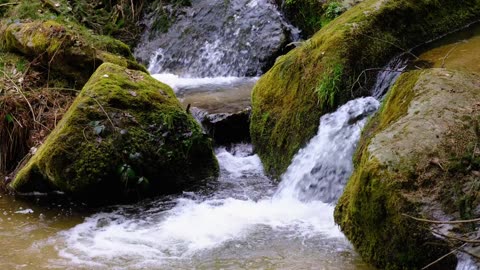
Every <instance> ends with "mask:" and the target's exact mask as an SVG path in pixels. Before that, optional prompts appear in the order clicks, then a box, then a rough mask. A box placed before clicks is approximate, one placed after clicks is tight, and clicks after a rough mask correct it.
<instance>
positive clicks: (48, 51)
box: [0, 20, 145, 85]
mask: <svg viewBox="0 0 480 270" xmlns="http://www.w3.org/2000/svg"><path fill="white" fill-rule="evenodd" d="M0 41H1V43H2V47H3V50H5V51H9V52H17V53H21V54H23V55H25V56H28V57H30V58H31V59H36V60H40V61H41V62H42V64H43V65H45V66H48V68H49V69H51V70H55V71H59V72H60V73H61V74H63V75H65V76H67V77H68V78H69V79H72V80H75V81H77V83H78V84H79V85H84V84H85V83H86V81H87V80H88V79H89V77H90V75H91V74H92V73H93V72H94V71H95V69H96V68H97V67H98V66H100V65H101V64H102V63H104V62H109V63H114V64H117V65H121V66H124V67H128V68H131V69H137V70H143V71H145V69H144V67H143V66H141V65H139V64H138V63H137V62H136V61H135V59H134V58H133V56H132V54H131V52H130V49H129V47H128V46H127V45H125V44H123V43H122V42H120V41H118V40H115V39H112V38H109V37H105V36H96V35H93V34H91V33H88V32H85V31H80V30H79V29H76V28H75V27H73V26H72V27H68V26H65V25H63V24H61V23H59V22H57V21H54V20H47V21H43V20H36V21H33V22H10V23H7V22H3V24H2V27H1V33H0Z"/></svg>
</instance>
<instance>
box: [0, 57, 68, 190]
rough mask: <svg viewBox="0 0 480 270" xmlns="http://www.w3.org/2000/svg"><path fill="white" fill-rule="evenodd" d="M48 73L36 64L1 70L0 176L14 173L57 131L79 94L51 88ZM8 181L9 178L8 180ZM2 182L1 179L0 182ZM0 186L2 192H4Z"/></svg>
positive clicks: (27, 63)
mask: <svg viewBox="0 0 480 270" xmlns="http://www.w3.org/2000/svg"><path fill="white" fill-rule="evenodd" d="M47 78H48V72H42V71H41V70H39V68H38V67H36V66H35V65H34V63H33V62H26V65H25V66H24V67H22V68H21V70H19V69H18V65H17V66H16V65H12V64H10V63H4V65H3V68H2V69H0V177H2V179H3V178H5V176H8V175H9V174H11V173H12V172H14V171H15V170H16V169H17V168H18V167H19V164H21V163H22V161H23V160H24V159H25V157H26V156H27V155H28V154H29V152H30V151H31V149H34V148H35V147H37V146H38V145H40V144H41V143H42V142H43V141H44V139H45V138H46V136H47V135H48V134H50V132H51V131H52V130H53V129H54V128H55V126H56V124H57V123H58V121H59V120H60V119H61V118H62V116H63V114H64V113H65V111H66V110H67V109H68V107H69V106H70V104H71V103H72V102H73V99H74V98H75V95H76V93H77V91H75V90H73V89H66V88H52V87H48V85H49V82H48V79H47ZM5 179H6V180H7V181H0V182H8V180H9V179H8V177H6V178H5ZM0 180H1V179H0ZM1 186H2V185H1V184H0V189H1Z"/></svg>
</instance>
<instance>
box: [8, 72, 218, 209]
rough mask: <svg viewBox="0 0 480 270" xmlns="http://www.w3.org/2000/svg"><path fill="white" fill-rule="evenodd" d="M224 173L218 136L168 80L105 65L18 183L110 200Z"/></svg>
mask: <svg viewBox="0 0 480 270" xmlns="http://www.w3.org/2000/svg"><path fill="white" fill-rule="evenodd" d="M217 174H218V164H217V161H216V159H215V156H214V154H213V151H212V147H211V140H210V139H209V138H207V136H206V135H204V134H203V133H202V130H201V128H200V126H199V125H198V124H197V123H196V121H195V120H194V119H193V117H192V116H190V115H188V114H187V113H186V112H185V111H184V110H183V109H182V108H181V106H180V104H179V102H178V100H177V99H176V97H175V95H174V93H173V91H172V90H171V89H170V88H169V87H168V86H166V85H164V84H162V83H160V82H158V81H156V80H155V79H153V78H152V77H150V76H149V75H148V74H146V73H143V72H140V71H134V70H129V69H126V68H123V67H120V66H116V65H113V64H104V65H102V66H101V67H100V68H99V69H98V70H97V71H96V72H95V74H94V75H93V76H92V78H91V79H90V80H89V82H88V83H87V84H86V85H85V87H84V89H83V90H82V92H81V93H80V95H79V97H78V98H77V99H76V100H75V102H74V104H73V105H72V106H71V107H70V109H69V111H68V112H67V114H66V115H65V116H64V118H63V119H62V121H61V122H60V123H59V124H58V126H57V127H56V129H55V130H54V131H53V132H52V134H51V135H50V136H49V137H48V139H47V140H46V141H45V143H44V144H43V145H42V146H41V147H40V148H39V150H38V152H37V153H36V154H35V155H34V156H33V158H32V159H31V160H30V161H29V163H28V164H27V165H26V166H25V168H23V169H22V170H21V171H20V172H19V173H18V175H17V177H16V178H15V180H14V181H13V182H12V183H11V185H10V186H11V187H12V188H13V189H14V190H16V191H18V192H30V191H33V190H43V191H51V190H52V189H59V190H61V191H64V192H66V193H67V194H69V195H71V196H73V197H76V198H79V199H81V200H84V201H91V202H92V201H93V202H98V201H99V202H102V203H103V202H110V201H118V200H124V199H138V197H143V196H149V195H155V194H168V193H173V192H178V191H180V190H182V189H183V188H192V187H193V186H195V185H198V184H200V183H202V180H205V179H207V178H209V177H215V176H216V175H217Z"/></svg>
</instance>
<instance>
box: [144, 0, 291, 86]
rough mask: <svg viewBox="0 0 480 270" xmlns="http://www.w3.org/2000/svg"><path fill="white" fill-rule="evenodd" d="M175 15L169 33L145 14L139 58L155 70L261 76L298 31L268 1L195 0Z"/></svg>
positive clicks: (192, 75)
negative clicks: (144, 27)
mask: <svg viewBox="0 0 480 270" xmlns="http://www.w3.org/2000/svg"><path fill="white" fill-rule="evenodd" d="M177 13H178V14H177V15H176V19H175V20H174V21H173V22H172V23H171V25H170V26H169V29H168V31H167V32H165V33H163V32H160V31H156V30H155V29H154V25H155V20H156V19H157V18H156V12H153V13H152V14H149V15H148V16H147V19H146V21H145V24H146V25H147V29H146V31H145V32H144V35H143V37H142V39H141V42H140V44H139V46H138V47H137V48H136V49H135V57H136V58H137V59H139V60H141V61H142V62H144V63H145V64H147V63H148V69H149V71H150V73H152V74H157V73H171V74H176V75H180V76H182V77H220V76H222V77H225V76H235V77H245V76H258V75H260V74H261V73H263V71H265V70H266V69H268V68H269V66H271V65H272V64H273V62H274V61H275V58H276V57H277V56H279V55H280V54H282V53H284V50H285V46H286V45H287V44H288V43H290V42H292V41H294V40H296V39H297V38H298V34H299V30H297V29H296V28H294V27H293V26H291V25H290V24H288V23H287V22H286V20H285V19H284V18H283V16H282V14H280V12H279V11H278V10H277V6H276V5H275V4H273V3H272V2H271V1H269V0H229V1H224V0H196V1H192V6H191V7H184V8H182V9H181V10H180V11H179V12H177ZM152 35H153V36H152Z"/></svg>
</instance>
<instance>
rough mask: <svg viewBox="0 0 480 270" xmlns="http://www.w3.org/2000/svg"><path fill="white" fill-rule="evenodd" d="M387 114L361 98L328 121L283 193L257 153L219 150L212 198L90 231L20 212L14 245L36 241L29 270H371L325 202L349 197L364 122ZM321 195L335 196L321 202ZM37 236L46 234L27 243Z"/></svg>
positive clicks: (190, 199) (112, 214) (149, 205)
mask: <svg viewBox="0 0 480 270" xmlns="http://www.w3.org/2000/svg"><path fill="white" fill-rule="evenodd" d="M378 104H379V103H378V101H377V100H375V99H374V98H371V97H368V98H361V99H357V100H353V101H350V102H349V103H347V104H345V105H344V106H342V107H340V108H339V109H338V110H337V111H336V112H334V113H332V114H328V115H325V116H324V117H322V119H321V120H320V127H319V132H318V134H317V136H315V137H314V138H313V139H312V140H311V141H310V143H309V144H308V145H307V147H305V148H304V149H303V150H302V151H300V152H299V153H298V154H297V155H296V157H295V158H294V162H293V163H292V165H291V166H290V167H289V169H288V172H287V173H286V174H285V175H284V176H283V178H282V179H283V180H282V184H281V186H280V188H276V187H275V185H273V183H272V182H271V181H270V180H269V179H268V178H267V177H265V175H264V174H263V168H262V164H261V162H260V160H259V158H258V157H257V156H256V155H253V154H252V149H251V146H250V145H236V146H234V147H232V148H230V149H225V148H219V149H217V150H216V155H217V157H218V160H219V163H220V166H221V177H220V179H219V181H218V184H216V185H213V186H212V187H211V189H210V191H208V192H207V191H205V192H200V193H184V194H183V195H181V196H178V197H170V198H164V199H158V200H150V201H147V202H143V203H139V204H136V205H131V206H117V207H114V208H111V209H105V210H103V211H101V212H100V213H96V214H93V215H90V216H88V217H87V218H85V219H84V220H83V221H81V222H79V219H78V218H79V217H78V216H75V218H73V219H69V218H67V217H68V215H65V214H60V215H58V216H59V217H58V220H57V222H58V224H57V223H56V222H55V221H52V220H55V218H53V219H52V217H48V218H47V217H45V214H40V213H39V212H41V211H42V210H40V209H31V210H28V211H23V212H18V211H22V210H21V209H20V206H17V207H18V209H19V210H18V211H15V210H17V209H12V210H11V211H10V212H9V213H7V215H6V216H8V217H10V216H12V217H15V219H19V218H23V219H25V224H26V225H22V224H19V223H17V222H15V224H17V225H19V226H20V227H19V228H18V229H17V230H16V232H17V233H18V235H12V236H11V238H12V239H13V238H16V237H26V238H27V239H29V242H30V245H27V246H22V247H19V250H21V256H27V257H28V258H29V260H27V261H26V262H32V264H28V263H25V264H24V267H23V268H24V269H42V268H48V267H53V268H55V267H56V268H70V269H295V268H298V269H370V268H369V267H368V266H366V265H365V264H364V263H363V262H362V261H361V260H360V258H359V257H358V255H357V254H356V253H355V252H354V251H353V249H352V247H351V246H350V244H349V243H348V241H347V240H346V239H345V238H344V236H343V235H342V233H341V232H340V231H339V228H338V227H337V226H336V225H335V224H334V221H333V209H334V205H333V204H330V203H326V202H325V201H331V200H333V199H334V198H336V197H337V196H338V194H339V191H340V190H341V189H342V188H343V185H344V183H345V181H346V179H347V178H348V176H349V175H350V173H351V170H352V164H351V163H352V161H351V154H352V151H353V150H354V147H355V144H356V143H357V140H358V139H359V135H360V131H361V128H362V126H363V124H364V123H365V117H366V116H367V115H369V114H371V113H372V112H374V111H375V110H376V108H377V107H378ZM328 155H330V156H329V158H325V157H326V156H328ZM332 161H335V162H332ZM339 161H340V162H339ZM317 177H318V178H317ZM313 185H318V186H325V187H327V188H326V190H332V191H333V193H334V194H335V196H332V195H331V194H329V192H320V193H317V192H313V193H312V192H311V191H309V188H313ZM315 189H316V188H315ZM319 190H322V189H319ZM41 215H43V217H41ZM72 215H74V214H72ZM28 219H31V222H28ZM42 220H43V222H42ZM47 220H49V221H47ZM62 220H64V221H65V220H69V221H70V223H66V224H65V223H62ZM38 224H40V225H38ZM74 224H76V225H75V226H73V225H74ZM12 226H13V224H12ZM39 226H40V227H43V228H49V229H48V230H40V228H39ZM72 226H73V227H72ZM10 229H11V228H10ZM35 230H40V231H41V233H39V235H36V234H33V235H32V236H30V235H28V236H26V234H27V233H30V232H35ZM27 239H26V240H27ZM2 241H3V239H2ZM25 243H27V241H25ZM0 244H4V243H0ZM12 254H13V252H12ZM20 260H21V257H19V258H17V259H15V258H10V259H9V261H10V262H11V263H14V262H15V261H17V263H18V261H20ZM33 262H34V263H33ZM2 263H3V260H2ZM2 266H5V265H1V263H0V268H1V267H2Z"/></svg>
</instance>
